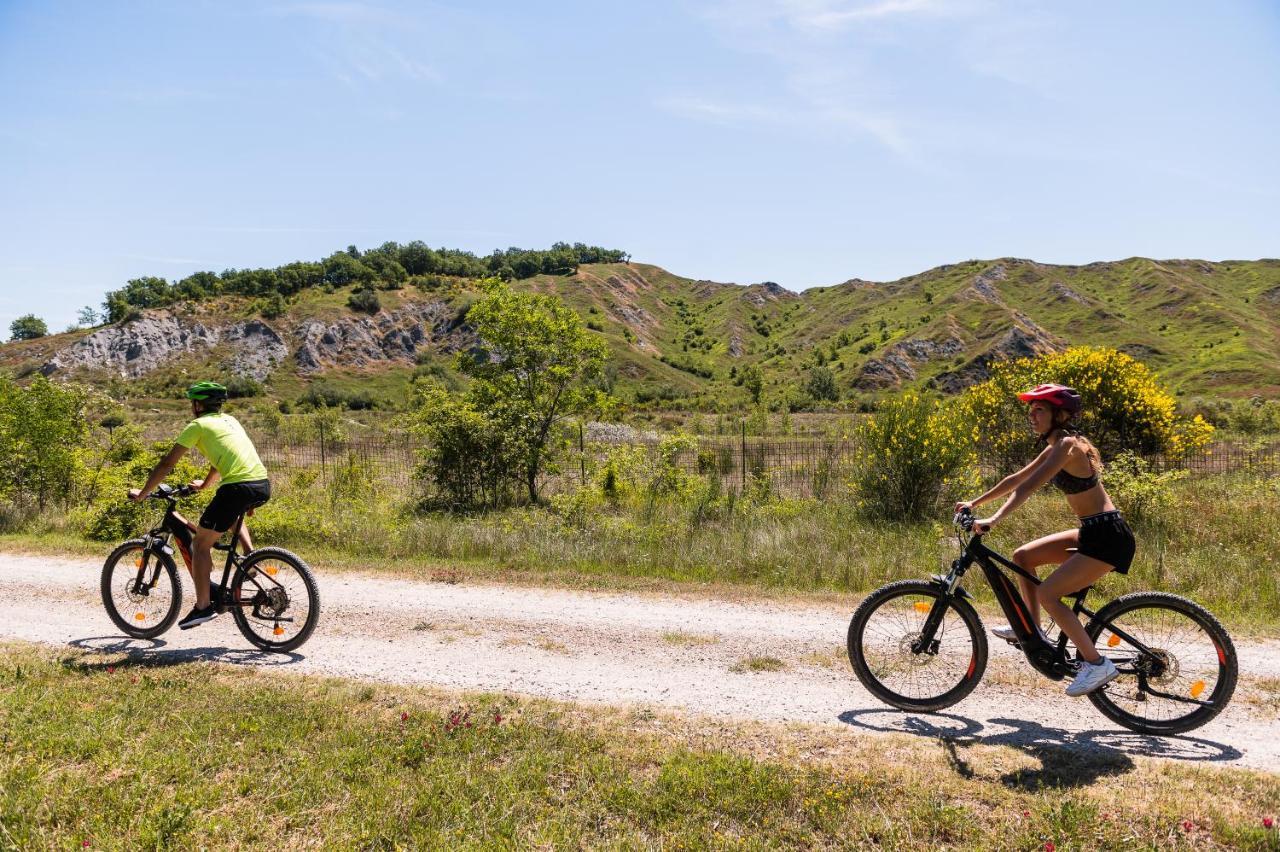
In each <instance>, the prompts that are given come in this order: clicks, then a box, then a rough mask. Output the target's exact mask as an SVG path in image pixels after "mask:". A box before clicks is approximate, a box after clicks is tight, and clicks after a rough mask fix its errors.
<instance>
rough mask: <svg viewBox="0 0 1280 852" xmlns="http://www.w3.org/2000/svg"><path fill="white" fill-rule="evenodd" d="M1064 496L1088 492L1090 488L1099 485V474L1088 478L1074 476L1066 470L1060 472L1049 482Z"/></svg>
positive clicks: (1090, 475)
mask: <svg viewBox="0 0 1280 852" xmlns="http://www.w3.org/2000/svg"><path fill="white" fill-rule="evenodd" d="M1049 481H1050V482H1052V483H1053V484H1054V485H1056V486H1058V489H1059V490H1060V491H1062V493H1063V494H1079V493H1081V492H1083V491H1088V490H1089V489H1090V488H1092V487H1094V486H1095V485H1097V484H1098V474H1096V473H1091V474H1089V475H1088V476H1072V475H1071V474H1069V473H1067V471H1066V468H1063V469H1062V470H1060V471H1058V472H1057V473H1055V474H1054V475H1053V479H1050V480H1049Z"/></svg>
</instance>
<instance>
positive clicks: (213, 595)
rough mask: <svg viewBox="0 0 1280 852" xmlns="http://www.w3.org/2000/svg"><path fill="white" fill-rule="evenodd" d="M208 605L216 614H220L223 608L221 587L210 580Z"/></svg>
mask: <svg viewBox="0 0 1280 852" xmlns="http://www.w3.org/2000/svg"><path fill="white" fill-rule="evenodd" d="M209 603H210V605H211V606H213V608H214V609H216V610H217V611H218V612H222V608H223V606H224V604H223V602H222V586H219V585H218V584H217V583H215V582H213V581H212V580H210V581H209Z"/></svg>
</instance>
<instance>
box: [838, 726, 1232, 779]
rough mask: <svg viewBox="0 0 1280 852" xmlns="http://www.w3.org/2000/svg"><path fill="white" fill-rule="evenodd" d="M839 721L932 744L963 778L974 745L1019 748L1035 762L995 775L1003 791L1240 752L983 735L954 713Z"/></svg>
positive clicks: (1161, 743) (1098, 738)
mask: <svg viewBox="0 0 1280 852" xmlns="http://www.w3.org/2000/svg"><path fill="white" fill-rule="evenodd" d="M876 715H879V716H882V717H888V718H890V719H891V720H892V721H891V722H890V723H889V724H887V725H878V724H873V723H870V722H868V721H866V720H865V717H868V716H876ZM839 718H840V721H842V722H844V723H845V724H847V725H854V726H856V727H860V728H866V729H867V730H873V731H885V732H894V733H902V734H911V735H914V736H920V737H928V738H929V739H933V740H937V741H938V742H939V743H940V744H941V746H942V748H943V750H944V751H945V752H946V756H947V761H948V763H949V764H950V765H951V768H952V769H953V770H955V772H956V773H957V774H958V775H960V776H961V777H963V778H973V777H975V776H976V775H977V772H976V771H975V770H974V768H973V765H972V763H971V762H970V760H969V759H967V758H966V756H965V755H964V754H963V751H965V750H967V749H968V748H969V747H970V746H973V745H995V746H999V745H1003V746H1009V747H1011V748H1015V749H1018V750H1019V751H1022V752H1025V753H1026V754H1029V755H1031V756H1032V757H1034V758H1035V759H1036V760H1038V761H1039V762H1040V765H1039V767H1037V768H1030V767H1023V768H1021V769H1017V770H1014V771H1012V772H1006V773H1004V774H1003V775H1001V776H1000V782H1001V783H1002V784H1004V785H1005V786H1007V787H1012V788H1016V789H1021V790H1038V789H1043V788H1046V787H1048V788H1057V789H1066V788H1071V787H1082V786H1086V785H1089V784H1092V783H1094V782H1095V781H1097V780H1098V779H1100V778H1110V777H1115V776H1118V775H1124V774H1125V773H1128V772H1131V771H1132V770H1133V768H1134V765H1135V764H1134V760H1133V756H1134V755H1139V756H1143V757H1164V758H1170V759H1176V760H1234V759H1236V758H1238V757H1240V752H1239V751H1238V750H1237V749H1235V748H1232V747H1231V746H1228V745H1224V744H1222V743H1215V742H1212V741H1210V740H1204V739H1199V738H1196V737H1151V736H1143V735H1141V734H1129V733H1121V732H1116V731H1080V732H1074V731H1068V730H1064V729H1062V728H1055V727H1051V726H1048V725H1042V724H1040V723H1038V722H1028V721H1025V720H1021V719H991V720H990V723H991V724H993V725H1000V726H1001V727H1002V730H1000V731H999V732H996V733H985V734H984V731H986V727H985V726H984V725H983V724H982V723H981V722H978V721H977V720H975V719H969V718H967V717H965V716H958V715H956V714H953V713H934V714H929V715H914V714H903V713H900V712H899V711H896V710H879V709H875V710H849V711H846V712H844V713H841V714H840V717H839Z"/></svg>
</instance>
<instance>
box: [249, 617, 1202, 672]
mask: <svg viewBox="0 0 1280 852" xmlns="http://www.w3.org/2000/svg"><path fill="white" fill-rule="evenodd" d="M271 635H273V636H283V635H284V628H283V627H281V626H280V625H279V624H277V625H276V629H275V630H272V631H271ZM1200 685H1201V686H1204V684H1203V683H1202V684H1200Z"/></svg>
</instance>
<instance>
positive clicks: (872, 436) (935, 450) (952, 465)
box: [853, 392, 977, 520]
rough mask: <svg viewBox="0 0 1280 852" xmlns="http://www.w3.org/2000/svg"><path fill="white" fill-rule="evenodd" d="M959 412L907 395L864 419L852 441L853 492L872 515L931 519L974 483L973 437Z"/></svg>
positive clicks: (890, 402)
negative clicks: (854, 464) (855, 446)
mask: <svg viewBox="0 0 1280 852" xmlns="http://www.w3.org/2000/svg"><path fill="white" fill-rule="evenodd" d="M960 414H961V412H959V411H957V410H956V409H955V408H954V407H952V408H944V407H943V406H942V404H941V403H939V402H937V401H931V400H928V399H925V398H924V397H922V396H920V395H918V394H916V393H914V392H908V393H905V394H903V395H902V396H900V397H898V398H896V399H894V400H891V401H889V402H888V403H886V404H885V405H883V406H882V407H881V408H880V410H879V411H878V412H877V413H876V414H874V415H872V416H870V417H868V418H866V419H865V420H864V421H863V422H862V423H861V424H860V425H859V427H858V429H857V432H856V436H857V438H858V442H859V446H858V450H857V467H856V471H857V472H856V473H855V479H854V483H853V484H854V487H855V488H856V490H857V493H858V495H859V502H860V505H861V506H862V507H863V508H864V509H865V510H866V511H867V512H868V513H869V514H871V515H873V516H876V517H882V518H892V519H911V520H914V519H920V518H926V517H929V516H931V515H935V514H936V513H937V512H938V511H939V510H940V509H941V508H942V507H943V505H944V504H945V503H946V502H947V501H948V500H949V499H951V498H954V497H957V496H960V495H961V494H963V493H964V492H965V491H967V490H968V489H969V488H971V487H972V486H973V485H974V484H975V480H976V470H977V454H976V451H975V448H974V435H973V433H972V431H970V430H969V429H968V428H966V426H965V424H964V421H963V418H962V417H961V416H960Z"/></svg>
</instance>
